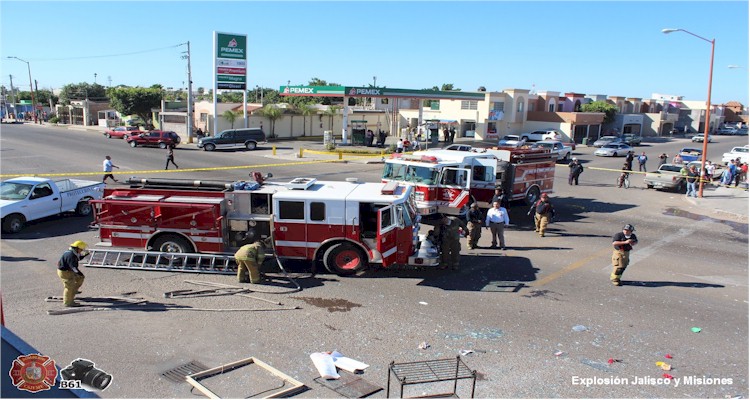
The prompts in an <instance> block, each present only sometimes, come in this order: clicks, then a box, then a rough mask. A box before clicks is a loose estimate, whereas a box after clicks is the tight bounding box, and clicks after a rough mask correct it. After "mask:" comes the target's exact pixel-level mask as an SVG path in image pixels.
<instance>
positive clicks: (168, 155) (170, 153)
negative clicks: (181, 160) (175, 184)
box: [164, 144, 180, 169]
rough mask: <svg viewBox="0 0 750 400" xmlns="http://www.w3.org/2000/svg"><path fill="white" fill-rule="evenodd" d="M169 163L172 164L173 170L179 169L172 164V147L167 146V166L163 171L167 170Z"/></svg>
mask: <svg viewBox="0 0 750 400" xmlns="http://www.w3.org/2000/svg"><path fill="white" fill-rule="evenodd" d="M169 163H172V165H174V167H175V168H177V169H180V167H179V166H178V165H177V164H175V163H174V145H173V144H172V145H169V146H167V165H165V166H164V169H169Z"/></svg>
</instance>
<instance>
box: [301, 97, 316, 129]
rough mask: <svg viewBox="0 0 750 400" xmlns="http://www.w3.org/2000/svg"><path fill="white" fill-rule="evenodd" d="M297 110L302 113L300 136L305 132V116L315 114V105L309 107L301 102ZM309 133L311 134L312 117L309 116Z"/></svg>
mask: <svg viewBox="0 0 750 400" xmlns="http://www.w3.org/2000/svg"><path fill="white" fill-rule="evenodd" d="M299 112H300V113H301V114H302V136H305V135H306V134H307V130H306V128H305V122H306V121H307V117H309V116H311V115H313V114H315V107H311V106H310V105H308V104H302V105H301V106H299ZM310 134H311V135H312V118H310Z"/></svg>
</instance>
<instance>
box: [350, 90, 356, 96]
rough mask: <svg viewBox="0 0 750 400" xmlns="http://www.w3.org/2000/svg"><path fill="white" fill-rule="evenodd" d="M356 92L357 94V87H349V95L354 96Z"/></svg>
mask: <svg viewBox="0 0 750 400" xmlns="http://www.w3.org/2000/svg"><path fill="white" fill-rule="evenodd" d="M356 94H357V89H356V88H351V89H349V96H354V95H356Z"/></svg>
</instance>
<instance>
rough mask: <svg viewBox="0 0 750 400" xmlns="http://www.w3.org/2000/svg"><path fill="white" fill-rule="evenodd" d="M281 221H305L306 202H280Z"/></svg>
mask: <svg viewBox="0 0 750 400" xmlns="http://www.w3.org/2000/svg"><path fill="white" fill-rule="evenodd" d="M279 219H301V220H304V219H305V202H304V201H279Z"/></svg>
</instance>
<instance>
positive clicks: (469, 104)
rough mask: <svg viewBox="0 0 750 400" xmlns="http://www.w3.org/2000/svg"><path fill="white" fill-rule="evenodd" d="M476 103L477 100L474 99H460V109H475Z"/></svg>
mask: <svg viewBox="0 0 750 400" xmlns="http://www.w3.org/2000/svg"><path fill="white" fill-rule="evenodd" d="M477 103H478V101H476V100H461V109H462V110H476V109H477Z"/></svg>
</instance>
